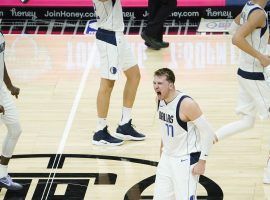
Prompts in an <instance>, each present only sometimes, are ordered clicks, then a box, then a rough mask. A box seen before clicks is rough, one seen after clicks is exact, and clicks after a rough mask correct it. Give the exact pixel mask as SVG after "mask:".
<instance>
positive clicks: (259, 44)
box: [215, 0, 270, 183]
mask: <svg viewBox="0 0 270 200" xmlns="http://www.w3.org/2000/svg"><path fill="white" fill-rule="evenodd" d="M266 4H267V0H252V1H248V2H247V3H246V5H245V6H244V8H243V10H242V12H241V13H240V14H239V15H238V16H237V17H236V18H235V20H234V24H238V27H237V26H234V27H236V28H235V33H234V35H233V39H232V42H233V44H234V45H236V46H237V47H238V48H239V49H240V52H241V54H240V60H239V69H238V76H237V78H238V82H239V97H238V105H237V108H236V112H237V114H239V115H240V116H241V119H240V120H239V121H236V122H233V123H230V124H227V125H225V126H223V127H222V128H220V129H219V130H218V131H217V132H216V138H215V140H216V141H218V140H222V139H224V138H226V137H227V136H230V135H234V134H235V133H238V132H240V131H244V130H247V129H250V128H252V127H253V126H254V123H255V119H256V115H257V114H258V115H259V116H260V118H261V119H267V118H269V116H270V110H269V108H270V85H269V84H268V83H267V79H268V77H269V72H268V70H269V68H268V67H267V66H268V65H269V64H270V58H269V57H268V55H266V48H267V44H268V39H269V25H268V17H267V13H266V12H265V10H264V8H265V6H266ZM267 165H268V167H267V168H266V171H265V177H264V182H265V183H270V162H269V160H268V164H267Z"/></svg>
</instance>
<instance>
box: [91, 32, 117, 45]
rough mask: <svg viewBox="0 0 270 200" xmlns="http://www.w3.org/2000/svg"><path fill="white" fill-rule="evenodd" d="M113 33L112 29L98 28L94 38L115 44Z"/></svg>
mask: <svg viewBox="0 0 270 200" xmlns="http://www.w3.org/2000/svg"><path fill="white" fill-rule="evenodd" d="M115 33H116V32H114V31H109V30H105V29H102V28H99V29H98V30H97V32H96V38H97V39H98V40H101V41H103V42H106V43H109V44H112V45H115V46H117V42H116V37H115Z"/></svg>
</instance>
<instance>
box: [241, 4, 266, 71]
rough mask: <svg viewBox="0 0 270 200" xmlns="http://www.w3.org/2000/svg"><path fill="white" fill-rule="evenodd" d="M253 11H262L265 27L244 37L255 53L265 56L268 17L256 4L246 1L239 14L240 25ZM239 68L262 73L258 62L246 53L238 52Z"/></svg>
mask: <svg viewBox="0 0 270 200" xmlns="http://www.w3.org/2000/svg"><path fill="white" fill-rule="evenodd" d="M255 10H263V11H264V13H265V17H266V22H265V27H263V28H257V29H255V30H254V31H253V32H252V33H251V34H249V35H248V36H247V37H246V40H247V42H248V43H249V44H250V45H251V46H252V47H253V48H254V49H256V50H257V51H259V52H261V53H262V54H264V55H266V48H267V44H268V38H269V27H268V17H267V13H266V12H265V10H264V9H263V8H262V7H260V6H259V5H258V4H254V3H252V2H251V1H248V2H247V3H246V5H245V6H244V8H243V10H242V12H241V18H240V25H243V24H244V23H246V22H247V20H248V17H249V16H250V14H251V13H252V12H254V11H255ZM239 64H240V66H239V67H240V68H241V69H242V70H244V71H247V72H263V67H262V66H261V64H260V62H259V61H258V60H257V59H256V58H254V57H252V56H251V55H249V54H247V53H246V52H244V51H242V50H240V63H239Z"/></svg>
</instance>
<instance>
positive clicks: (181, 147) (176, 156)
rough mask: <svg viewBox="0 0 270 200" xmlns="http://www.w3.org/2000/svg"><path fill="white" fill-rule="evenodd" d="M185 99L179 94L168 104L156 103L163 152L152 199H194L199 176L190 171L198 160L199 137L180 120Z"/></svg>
mask: <svg viewBox="0 0 270 200" xmlns="http://www.w3.org/2000/svg"><path fill="white" fill-rule="evenodd" d="M185 98H189V97H188V96H186V95H185V94H184V93H181V92H179V94H178V95H177V96H176V98H175V99H174V100H172V101H171V102H169V103H167V104H166V103H165V101H159V105H158V117H159V121H160V124H161V133H162V142H163V149H162V154H161V158H160V161H159V164H158V167H157V172H156V181H155V189H154V200H164V199H166V200H178V199H181V200H191V199H192V200H195V199H196V188H197V183H198V179H199V176H193V175H192V169H193V167H194V165H195V164H196V163H197V162H198V160H199V157H200V151H201V146H200V134H199V131H198V129H197V128H196V126H195V125H194V124H193V122H183V121H182V120H181V119H180V105H181V102H182V101H183V99H185Z"/></svg>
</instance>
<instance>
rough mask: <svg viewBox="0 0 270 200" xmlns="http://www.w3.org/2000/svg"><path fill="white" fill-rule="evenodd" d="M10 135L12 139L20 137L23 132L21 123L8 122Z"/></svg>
mask: <svg viewBox="0 0 270 200" xmlns="http://www.w3.org/2000/svg"><path fill="white" fill-rule="evenodd" d="M7 129H8V135H9V137H10V138H11V139H18V138H19V137H20V135H21V133H22V128H21V126H20V124H19V123H15V124H8V125H7Z"/></svg>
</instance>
